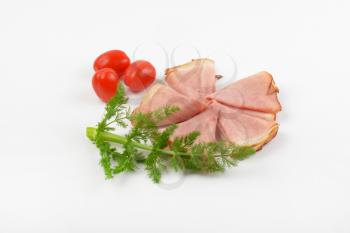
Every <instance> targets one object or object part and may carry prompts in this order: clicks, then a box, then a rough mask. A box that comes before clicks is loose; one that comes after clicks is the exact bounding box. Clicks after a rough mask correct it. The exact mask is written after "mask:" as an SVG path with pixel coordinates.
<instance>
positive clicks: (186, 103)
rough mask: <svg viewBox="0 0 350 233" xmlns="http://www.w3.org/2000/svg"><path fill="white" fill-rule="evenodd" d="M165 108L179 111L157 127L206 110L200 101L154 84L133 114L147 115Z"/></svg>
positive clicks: (185, 118)
mask: <svg viewBox="0 0 350 233" xmlns="http://www.w3.org/2000/svg"><path fill="white" fill-rule="evenodd" d="M166 106H177V107H179V108H180V111H179V112H176V113H174V114H172V115H171V116H170V117H169V118H168V119H166V120H164V121H162V122H160V123H159V124H158V125H159V126H165V125H169V124H173V123H178V122H182V121H185V120H187V119H190V118H191V117H193V116H194V115H196V114H197V113H200V112H202V111H203V110H204V109H205V108H206V105H205V104H203V103H202V102H200V101H197V100H195V99H191V98H189V97H187V96H184V95H182V94H180V93H178V92H176V91H174V90H173V89H171V88H170V87H168V86H165V85H162V84H156V85H154V86H153V87H152V88H151V89H150V90H149V91H148V93H147V94H146V95H145V96H144V97H143V99H142V101H141V103H140V106H139V107H138V108H136V109H135V110H134V112H137V111H140V112H144V113H147V112H152V111H155V110H157V109H159V108H162V107H166Z"/></svg>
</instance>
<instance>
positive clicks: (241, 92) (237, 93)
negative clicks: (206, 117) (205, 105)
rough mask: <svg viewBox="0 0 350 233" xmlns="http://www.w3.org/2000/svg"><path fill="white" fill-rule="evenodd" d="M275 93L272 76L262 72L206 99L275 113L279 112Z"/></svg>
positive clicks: (276, 89) (279, 105)
mask: <svg viewBox="0 0 350 233" xmlns="http://www.w3.org/2000/svg"><path fill="white" fill-rule="evenodd" d="M277 93H278V88H277V87H276V86H275V83H274V81H273V79H272V76H271V75H270V74H269V73H267V72H265V71H263V72H260V73H257V74H255V75H252V76H250V77H247V78H244V79H241V80H238V81H237V82H234V83H232V84H231V85H229V86H227V87H226V88H224V89H222V90H220V91H218V92H216V93H215V94H213V95H211V96H209V97H208V99H215V100H216V101H218V102H220V103H223V104H226V105H230V106H233V107H236V108H242V109H249V110H254V111H259V112H267V113H277V112H279V111H281V104H280V103H279V101H278V98H277Z"/></svg>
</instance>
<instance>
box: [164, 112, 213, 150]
mask: <svg viewBox="0 0 350 233" xmlns="http://www.w3.org/2000/svg"><path fill="white" fill-rule="evenodd" d="M218 114H219V109H218V108H215V107H212V106H210V107H209V108H207V109H206V110H205V111H204V112H201V113H200V114H198V115H196V116H194V117H193V118H191V119H189V120H187V121H184V122H182V123H180V124H178V125H177V126H178V127H177V129H176V130H175V132H174V134H173V135H172V137H171V139H174V138H176V137H181V136H185V135H187V134H189V133H190V132H193V131H198V132H200V135H199V137H198V138H197V139H196V143H200V142H213V141H216V124H217V120H218Z"/></svg>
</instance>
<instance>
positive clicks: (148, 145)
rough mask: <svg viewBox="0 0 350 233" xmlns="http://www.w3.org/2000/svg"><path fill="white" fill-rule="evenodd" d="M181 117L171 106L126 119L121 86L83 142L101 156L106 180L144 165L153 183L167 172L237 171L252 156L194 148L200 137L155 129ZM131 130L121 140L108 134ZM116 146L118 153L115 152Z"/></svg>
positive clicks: (225, 148)
mask: <svg viewBox="0 0 350 233" xmlns="http://www.w3.org/2000/svg"><path fill="white" fill-rule="evenodd" d="M177 111H179V108H177V107H174V106H166V107H164V108H161V109H158V110H156V111H154V112H150V113H140V112H138V113H135V114H130V108H129V107H128V106H127V98H126V97H125V90H124V87H123V86H122V85H119V87H118V91H117V93H116V95H115V96H114V97H113V98H112V99H111V100H110V101H109V102H108V103H107V105H106V107H105V114H104V117H103V118H102V120H101V121H100V122H99V123H98V124H97V127H88V128H87V130H86V134H87V137H88V138H89V139H90V140H91V141H92V142H93V143H94V144H95V145H96V147H97V148H98V149H99V151H100V156H101V159H100V165H101V166H102V167H103V169H104V172H105V176H106V178H107V179H111V178H113V177H114V175H116V174H119V173H122V172H132V171H135V169H136V168H137V166H136V165H137V163H144V166H145V170H146V171H147V173H148V176H149V177H150V178H151V179H152V180H153V181H154V182H156V183H158V182H159V181H160V179H161V174H162V172H163V171H164V170H166V169H174V170H175V171H181V170H182V171H185V170H186V171H192V172H200V173H213V172H221V171H224V169H225V168H228V167H232V166H236V165H237V163H238V161H240V160H243V159H245V158H247V157H249V156H250V155H252V154H254V153H255V150H254V149H253V148H251V147H242V146H237V145H235V144H232V143H230V142H226V141H218V142H209V143H195V141H196V139H197V138H198V136H199V134H200V133H199V132H196V131H195V132H191V133H189V134H188V135H186V136H183V137H177V138H175V139H174V140H173V142H171V143H169V142H170V138H171V136H172V135H173V133H174V131H175V130H176V128H177V125H175V124H172V125H170V126H168V127H166V128H165V129H163V130H160V129H159V128H158V127H157V123H158V122H160V121H163V120H164V119H166V118H167V117H169V116H170V115H172V114H173V113H175V112H177ZM128 122H132V127H131V129H130V131H129V133H127V134H126V135H124V136H121V135H117V134H114V133H112V131H114V130H115V127H117V126H119V127H123V128H125V127H127V126H128ZM112 143H117V144H119V145H121V147H118V148H117V147H115V146H114V144H112Z"/></svg>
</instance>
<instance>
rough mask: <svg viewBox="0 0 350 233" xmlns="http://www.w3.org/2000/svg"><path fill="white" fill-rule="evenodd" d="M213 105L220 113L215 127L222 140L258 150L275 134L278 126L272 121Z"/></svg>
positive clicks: (243, 111)
mask: <svg viewBox="0 0 350 233" xmlns="http://www.w3.org/2000/svg"><path fill="white" fill-rule="evenodd" d="M213 105H215V107H216V108H218V109H219V112H220V113H219V119H218V123H217V127H218V131H219V135H220V139H222V140H228V141H230V142H233V143H235V144H237V145H241V146H251V147H254V148H255V149H256V150H260V149H261V148H262V146H263V145H265V144H266V143H268V142H269V141H270V140H271V139H272V138H274V136H275V135H276V134H277V131H278V127H279V125H278V123H277V122H275V121H274V120H271V119H264V118H263V117H260V116H258V115H255V116H254V115H252V114H250V113H249V112H246V111H245V110H237V109H233V108H231V107H227V106H224V105H221V104H218V103H214V104H213ZM261 116H262V115H261Z"/></svg>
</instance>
